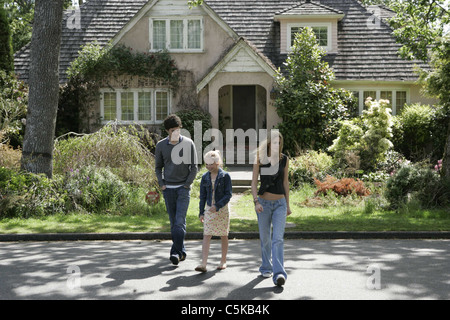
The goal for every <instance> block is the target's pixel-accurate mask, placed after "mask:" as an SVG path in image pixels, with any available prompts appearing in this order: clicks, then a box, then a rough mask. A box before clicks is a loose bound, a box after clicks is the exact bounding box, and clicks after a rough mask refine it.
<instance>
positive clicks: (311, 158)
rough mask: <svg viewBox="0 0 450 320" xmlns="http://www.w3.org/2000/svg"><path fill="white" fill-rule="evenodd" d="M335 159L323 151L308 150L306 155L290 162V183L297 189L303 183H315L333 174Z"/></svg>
mask: <svg viewBox="0 0 450 320" xmlns="http://www.w3.org/2000/svg"><path fill="white" fill-rule="evenodd" d="M332 164H333V159H332V158H331V156H329V155H328V154H326V153H325V152H321V151H314V150H308V151H307V152H305V153H304V154H302V155H300V156H298V157H295V158H291V159H290V160H289V181H290V183H291V184H292V185H293V186H294V187H297V186H299V185H301V184H302V183H305V182H306V183H311V184H312V183H314V179H319V180H322V179H324V178H325V176H326V175H327V174H330V173H331V170H332Z"/></svg>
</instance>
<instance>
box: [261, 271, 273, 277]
mask: <svg viewBox="0 0 450 320" xmlns="http://www.w3.org/2000/svg"><path fill="white" fill-rule="evenodd" d="M262 276H263V278H270V277H272V272H264V273H263V274H262Z"/></svg>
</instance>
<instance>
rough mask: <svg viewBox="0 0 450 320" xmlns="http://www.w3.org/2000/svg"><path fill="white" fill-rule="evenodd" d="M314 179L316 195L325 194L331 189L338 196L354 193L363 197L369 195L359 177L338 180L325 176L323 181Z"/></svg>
mask: <svg viewBox="0 0 450 320" xmlns="http://www.w3.org/2000/svg"><path fill="white" fill-rule="evenodd" d="M314 181H315V183H316V186H317V188H318V190H317V191H316V195H318V194H323V195H327V194H328V192H330V191H333V192H334V193H336V195H338V196H348V195H351V194H356V195H358V196H362V197H363V196H368V195H370V191H369V190H368V189H367V188H366V187H365V186H364V182H362V181H361V180H359V179H357V180H355V179H352V178H343V179H340V180H338V179H337V178H335V177H332V176H327V177H326V178H325V181H323V182H321V181H319V180H317V179H315V180H314Z"/></svg>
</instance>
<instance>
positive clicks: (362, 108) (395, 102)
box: [346, 87, 411, 116]
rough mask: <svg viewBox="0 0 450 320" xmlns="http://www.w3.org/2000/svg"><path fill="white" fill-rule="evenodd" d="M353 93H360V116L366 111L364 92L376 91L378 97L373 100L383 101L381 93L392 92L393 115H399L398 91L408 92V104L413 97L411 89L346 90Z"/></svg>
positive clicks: (368, 88)
mask: <svg viewBox="0 0 450 320" xmlns="http://www.w3.org/2000/svg"><path fill="white" fill-rule="evenodd" d="M346 90H348V91H351V92H358V93H359V97H358V101H359V114H360V115H362V114H363V110H365V104H364V103H365V101H364V91H375V92H376V96H375V97H372V99H373V100H377V101H378V100H380V99H381V91H391V92H392V101H390V104H391V108H392V115H394V116H395V115H396V114H397V91H403V92H406V104H410V103H411V95H410V89H408V88H370V87H367V88H358V89H346Z"/></svg>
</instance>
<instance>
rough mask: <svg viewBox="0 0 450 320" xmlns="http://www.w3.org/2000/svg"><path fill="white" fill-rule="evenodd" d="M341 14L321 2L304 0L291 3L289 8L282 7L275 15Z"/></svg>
mask: <svg viewBox="0 0 450 320" xmlns="http://www.w3.org/2000/svg"><path fill="white" fill-rule="evenodd" d="M340 14H343V12H342V11H339V10H336V9H333V8H330V7H327V6H325V5H323V4H320V3H316V2H311V1H306V2H300V3H297V4H295V5H293V6H292V7H290V8H286V9H283V10H281V11H279V12H276V13H275V15H285V16H292V15H295V16H299V15H300V16H314V17H315V16H323V15H340Z"/></svg>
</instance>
